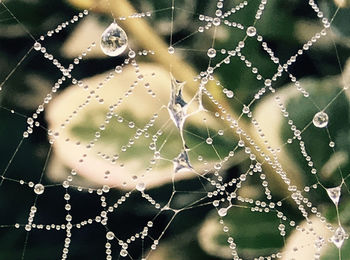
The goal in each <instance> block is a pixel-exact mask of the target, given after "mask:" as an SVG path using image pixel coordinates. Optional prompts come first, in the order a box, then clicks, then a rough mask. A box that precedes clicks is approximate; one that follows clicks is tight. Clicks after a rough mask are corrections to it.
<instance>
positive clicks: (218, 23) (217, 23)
mask: <svg viewBox="0 0 350 260" xmlns="http://www.w3.org/2000/svg"><path fill="white" fill-rule="evenodd" d="M220 22H221V20H220V18H218V17H216V18H214V19H213V24H214V25H215V26H219V25H220Z"/></svg>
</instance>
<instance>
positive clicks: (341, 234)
mask: <svg viewBox="0 0 350 260" xmlns="http://www.w3.org/2000/svg"><path fill="white" fill-rule="evenodd" d="M346 235H347V234H346V233H345V230H344V229H343V228H342V227H341V226H339V227H338V228H337V230H336V231H335V233H334V235H333V236H332V238H331V240H332V242H333V244H334V245H335V246H336V247H338V248H341V247H342V245H343V243H344V239H345V237H346Z"/></svg>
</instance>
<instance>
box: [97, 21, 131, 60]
mask: <svg viewBox="0 0 350 260" xmlns="http://www.w3.org/2000/svg"><path fill="white" fill-rule="evenodd" d="M100 44H101V49H102V51H103V52H104V53H105V54H106V55H108V56H112V57H114V56H118V55H120V54H121V53H122V52H124V51H125V49H126V47H127V45H128V37H127V35H126V33H125V31H124V30H123V29H122V28H121V27H120V26H119V25H118V24H117V23H116V22H113V23H111V25H110V26H108V27H107V29H106V30H105V31H104V32H103V33H102V36H101V43H100Z"/></svg>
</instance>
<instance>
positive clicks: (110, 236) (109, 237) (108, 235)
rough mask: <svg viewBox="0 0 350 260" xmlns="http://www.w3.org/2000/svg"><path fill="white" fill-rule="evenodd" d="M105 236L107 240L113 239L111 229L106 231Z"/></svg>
mask: <svg viewBox="0 0 350 260" xmlns="http://www.w3.org/2000/svg"><path fill="white" fill-rule="evenodd" d="M106 238H107V239H108V240H113V239H114V233H113V232H112V231H109V232H107V234H106Z"/></svg>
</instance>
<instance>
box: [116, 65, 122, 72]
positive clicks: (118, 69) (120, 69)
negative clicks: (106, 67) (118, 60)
mask: <svg viewBox="0 0 350 260" xmlns="http://www.w3.org/2000/svg"><path fill="white" fill-rule="evenodd" d="M122 71H123V67H122V66H119V65H118V66H116V67H115V72H117V73H121V72H122Z"/></svg>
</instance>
